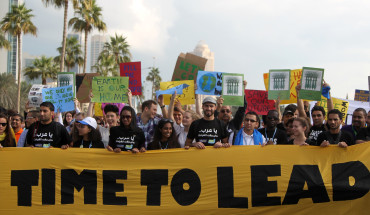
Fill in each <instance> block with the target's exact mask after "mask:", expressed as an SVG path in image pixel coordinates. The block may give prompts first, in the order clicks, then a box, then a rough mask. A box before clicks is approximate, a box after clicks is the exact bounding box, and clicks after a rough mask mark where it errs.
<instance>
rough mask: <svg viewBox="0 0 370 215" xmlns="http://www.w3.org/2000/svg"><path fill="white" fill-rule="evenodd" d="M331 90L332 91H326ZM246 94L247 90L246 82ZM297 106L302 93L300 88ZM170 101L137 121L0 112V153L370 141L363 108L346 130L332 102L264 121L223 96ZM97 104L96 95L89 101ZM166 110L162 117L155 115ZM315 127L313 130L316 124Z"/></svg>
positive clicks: (120, 114)
mask: <svg viewBox="0 0 370 215" xmlns="http://www.w3.org/2000/svg"><path fill="white" fill-rule="evenodd" d="M324 84H325V85H326V86H328V84H326V83H324ZM244 87H246V82H244ZM296 91H297V98H299V97H298V96H299V91H300V85H298V86H297V87H296ZM176 95H177V94H176V93H175V94H173V95H172V97H171V101H170V104H169V105H168V106H166V105H165V104H164V99H163V96H159V97H158V98H157V100H156V101H155V100H147V101H144V102H143V103H142V104H141V107H140V109H138V110H139V113H136V112H135V109H134V107H132V104H131V101H132V95H131V92H128V98H129V99H128V100H129V102H128V104H125V106H124V107H123V108H122V109H121V111H119V108H118V107H117V106H115V105H113V104H108V105H106V106H105V107H104V109H103V113H104V115H103V117H101V116H95V115H94V113H93V109H94V103H93V102H91V103H90V104H89V106H88V110H87V112H86V113H83V112H81V111H80V108H79V103H78V101H77V100H75V111H71V112H66V113H59V112H56V110H55V109H54V105H53V104H52V103H50V102H43V103H41V104H40V107H39V108H37V110H31V108H29V107H28V105H27V104H26V107H25V112H24V114H20V113H17V112H15V111H13V110H6V109H4V108H2V107H0V147H1V148H2V147H42V148H49V147H56V148H62V149H67V148H69V147H77V148H106V149H107V150H109V151H113V152H116V153H119V152H121V151H129V152H132V153H140V152H145V151H146V150H164V149H171V148H185V149H189V148H190V147H195V148H198V149H205V148H206V146H212V147H215V148H222V147H224V148H228V147H231V146H233V145H261V146H267V145H301V146H305V145H312V146H321V147H326V146H329V145H337V146H339V147H344V148H345V147H348V146H351V145H354V144H360V143H363V142H366V141H368V140H370V126H367V125H369V123H370V112H369V113H367V112H366V110H364V109H363V108H358V109H356V110H355V111H354V112H353V117H352V124H348V125H344V123H343V115H342V113H341V112H340V111H339V110H337V109H334V108H333V103H332V101H331V99H330V97H329V99H328V102H327V104H328V111H327V112H326V111H325V109H324V108H323V107H321V106H318V105H315V106H314V107H312V108H311V111H309V103H307V102H304V101H302V100H300V99H297V103H296V104H289V105H288V106H286V107H285V109H284V111H283V114H281V112H280V104H279V100H277V101H276V108H275V109H273V110H269V111H268V113H267V115H263V116H259V115H258V114H256V113H255V112H247V111H246V110H247V107H248V104H247V102H246V100H245V99H244V105H243V106H241V107H238V108H237V110H236V112H235V114H233V113H232V109H233V108H232V107H230V106H226V105H223V98H222V96H220V97H218V98H216V97H212V96H209V97H205V98H204V99H202V101H201V99H200V96H199V95H196V96H195V98H196V104H195V105H193V106H195V107H193V108H192V106H191V105H185V106H183V105H181V103H180V102H179V100H177V99H176ZM91 96H93V95H91ZM158 108H160V109H161V113H162V114H161V115H159V114H158V113H157V111H158ZM311 120H312V123H311Z"/></svg>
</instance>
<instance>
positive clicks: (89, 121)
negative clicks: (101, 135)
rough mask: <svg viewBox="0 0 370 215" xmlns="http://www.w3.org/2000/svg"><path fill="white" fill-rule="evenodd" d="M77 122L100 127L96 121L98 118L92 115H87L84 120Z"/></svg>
mask: <svg viewBox="0 0 370 215" xmlns="http://www.w3.org/2000/svg"><path fill="white" fill-rule="evenodd" d="M77 122H79V123H81V124H82V125H90V126H91V127H93V128H94V129H96V127H98V123H96V120H95V119H94V118H92V117H86V118H85V119H83V120H82V121H77Z"/></svg>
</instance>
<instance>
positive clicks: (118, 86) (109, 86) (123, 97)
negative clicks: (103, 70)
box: [91, 77, 128, 103]
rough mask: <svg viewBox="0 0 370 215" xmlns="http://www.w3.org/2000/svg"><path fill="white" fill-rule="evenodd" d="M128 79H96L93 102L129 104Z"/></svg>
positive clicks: (93, 82) (93, 81)
mask: <svg viewBox="0 0 370 215" xmlns="http://www.w3.org/2000/svg"><path fill="white" fill-rule="evenodd" d="M127 92H128V77H94V78H93V80H92V93H93V95H94V97H93V98H92V99H91V100H92V102H99V103H127V101H128V96H127Z"/></svg>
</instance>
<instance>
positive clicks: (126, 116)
mask: <svg viewBox="0 0 370 215" xmlns="http://www.w3.org/2000/svg"><path fill="white" fill-rule="evenodd" d="M121 117H122V119H131V116H129V115H122V116H121Z"/></svg>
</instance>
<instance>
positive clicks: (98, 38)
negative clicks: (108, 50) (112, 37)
mask: <svg viewBox="0 0 370 215" xmlns="http://www.w3.org/2000/svg"><path fill="white" fill-rule="evenodd" d="M105 42H106V37H105V36H102V35H94V36H92V37H91V55H90V68H91V72H95V71H96V70H95V69H94V68H93V66H94V65H95V64H96V63H97V62H98V57H99V55H100V52H101V51H103V48H104V43H105Z"/></svg>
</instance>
